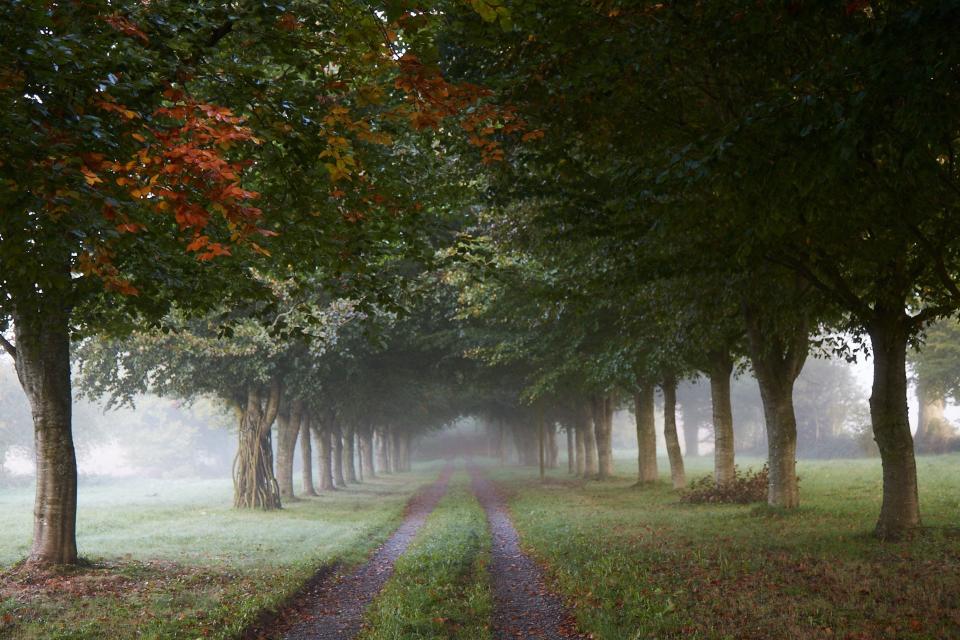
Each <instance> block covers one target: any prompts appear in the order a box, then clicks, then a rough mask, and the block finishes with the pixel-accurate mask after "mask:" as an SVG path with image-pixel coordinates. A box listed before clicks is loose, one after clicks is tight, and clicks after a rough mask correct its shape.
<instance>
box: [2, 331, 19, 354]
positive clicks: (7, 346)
mask: <svg viewBox="0 0 960 640" xmlns="http://www.w3.org/2000/svg"><path fill="white" fill-rule="evenodd" d="M0 346H3V350H4V351H6V352H7V353H9V354H10V357H11V358H13V359H14V360H16V359H17V348H16V347H15V346H13V345H12V344H10V341H9V340H7V339H6V338H5V337H4V336H3V335H0Z"/></svg>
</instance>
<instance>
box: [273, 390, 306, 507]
mask: <svg viewBox="0 0 960 640" xmlns="http://www.w3.org/2000/svg"><path fill="white" fill-rule="evenodd" d="M301 407H302V403H301V402H300V401H299V400H294V401H293V402H291V403H290V406H289V407H288V410H287V411H281V412H280V413H278V414H277V484H279V485H280V496H281V497H283V498H292V497H293V455H294V450H295V449H296V446H297V436H298V435H299V434H300V421H301Z"/></svg>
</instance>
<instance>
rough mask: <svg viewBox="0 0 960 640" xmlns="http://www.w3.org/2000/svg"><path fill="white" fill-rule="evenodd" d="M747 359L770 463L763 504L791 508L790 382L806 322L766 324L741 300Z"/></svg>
mask: <svg viewBox="0 0 960 640" xmlns="http://www.w3.org/2000/svg"><path fill="white" fill-rule="evenodd" d="M743 311H744V320H745V321H746V326H747V338H748V340H747V344H748V346H749V349H750V362H751V364H752V365H753V372H754V375H755V376H756V378H757V383H758V384H759V386H760V398H761V400H762V402H763V417H764V423H765V425H766V430H767V464H768V465H769V467H770V475H769V484H768V487H767V503H768V504H770V505H771V506H775V507H783V508H786V509H794V508H796V507H798V506H800V489H799V486H798V484H797V416H796V412H795V411H794V408H793V386H794V383H795V382H796V380H797V376H799V375H800V371H801V370H802V369H803V365H804V363H805V362H806V360H807V352H808V351H809V341H808V337H809V330H808V323H807V322H806V321H805V320H804V318H803V317H797V318H795V322H794V323H793V326H792V327H789V328H783V326H782V325H783V323H778V324H779V325H780V327H779V328H778V327H777V326H766V325H765V324H764V323H763V318H762V316H761V315H760V312H759V311H758V310H757V309H756V308H754V307H753V305H752V304H750V303H744V305H743Z"/></svg>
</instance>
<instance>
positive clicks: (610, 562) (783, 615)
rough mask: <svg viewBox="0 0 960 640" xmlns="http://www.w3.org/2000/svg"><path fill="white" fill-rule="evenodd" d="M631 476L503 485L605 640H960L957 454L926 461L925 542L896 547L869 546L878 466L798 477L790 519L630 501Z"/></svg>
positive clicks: (641, 498)
mask: <svg viewBox="0 0 960 640" xmlns="http://www.w3.org/2000/svg"><path fill="white" fill-rule="evenodd" d="M754 462H756V461H754ZM634 464H635V463H633V462H630V461H620V462H618V467H617V470H618V472H619V474H620V477H619V478H618V479H616V480H612V481H609V482H602V483H601V482H589V483H586V484H583V483H577V482H573V481H572V480H570V479H569V476H567V474H566V471H565V470H559V471H554V472H552V473H551V478H552V479H553V480H554V482H551V483H548V484H546V485H540V484H539V482H537V481H536V480H535V479H534V478H533V477H532V476H531V474H530V471H529V470H526V471H520V470H511V469H501V470H498V471H497V472H495V477H496V478H497V480H498V481H499V483H500V485H501V487H503V488H504V489H505V490H507V491H508V492H509V493H510V494H511V496H512V498H511V510H512V513H513V516H514V519H515V522H516V525H517V528H518V529H519V530H520V533H521V536H522V540H523V544H524V546H525V548H527V549H528V550H529V551H530V552H532V553H533V554H534V555H535V556H537V557H538V559H540V560H541V561H542V562H543V563H544V564H545V565H546V566H547V567H548V569H549V572H550V574H551V576H552V579H553V581H554V586H555V587H556V588H557V590H558V591H559V592H561V593H562V594H563V595H564V596H565V597H566V598H567V599H568V602H570V603H571V604H572V605H575V609H576V615H577V617H578V620H579V622H580V624H581V626H582V628H583V630H585V631H588V632H591V633H593V634H594V637H595V638H597V639H603V640H618V639H625V640H628V639H629V640H634V639H640V638H667V637H676V638H680V637H683V638H848V639H851V640H852V639H864V640H865V639H868V638H870V639H872V638H917V639H919V638H924V639H927V638H947V637H960V473H958V472H960V456H957V455H951V456H943V457H931V458H921V459H919V460H918V465H919V474H920V483H921V508H922V511H923V519H924V524H925V525H926V526H927V529H926V531H925V532H924V533H923V534H922V535H919V536H917V537H916V538H915V539H913V540H911V541H908V542H900V543H880V542H877V541H876V540H875V539H873V538H872V537H871V536H870V532H871V530H872V527H873V525H874V522H875V519H876V516H877V514H878V512H879V509H880V499H881V492H880V469H879V461H877V460H848V461H827V462H803V463H801V464H800V467H799V474H800V476H801V482H800V487H801V501H802V507H801V508H800V509H799V510H797V511H796V512H794V513H784V512H781V511H776V510H771V509H768V508H766V507H764V506H734V505H724V506H713V505H696V506H694V505H682V504H680V503H679V502H678V500H677V497H676V494H675V493H674V492H673V491H672V490H671V489H670V487H669V486H668V485H667V480H668V478H667V476H666V475H664V476H663V482H662V483H661V484H660V485H658V486H655V487H651V488H643V489H641V488H634V487H631V485H632V483H633V474H634V472H635V471H634V470H635V466H634ZM741 464H743V462H741ZM661 465H662V466H661V469H662V470H663V471H666V462H665V461H661ZM710 465H711V461H710V460H709V459H699V460H698V459H694V460H691V461H688V475H690V476H697V475H702V474H705V473H708V472H709V470H710V468H711V467H710ZM744 466H747V465H744Z"/></svg>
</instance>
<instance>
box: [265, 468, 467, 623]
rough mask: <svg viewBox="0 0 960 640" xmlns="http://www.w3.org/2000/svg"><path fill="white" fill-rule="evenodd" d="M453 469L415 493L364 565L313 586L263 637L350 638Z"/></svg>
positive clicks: (444, 471)
mask: <svg viewBox="0 0 960 640" xmlns="http://www.w3.org/2000/svg"><path fill="white" fill-rule="evenodd" d="M452 472H453V469H452V468H451V467H447V468H445V469H444V470H443V472H441V474H440V478H439V479H438V480H437V481H436V482H434V483H433V484H432V485H430V486H429V487H428V488H427V489H425V490H423V491H421V492H420V493H418V494H417V495H416V496H415V497H414V498H413V499H412V500H411V501H410V504H409V505H408V506H407V513H406V517H405V518H404V520H403V524H401V525H400V527H399V528H398V529H397V530H396V531H395V532H394V533H393V535H391V536H390V538H389V539H388V540H387V541H386V542H385V543H384V544H383V545H382V546H381V547H380V548H379V549H377V550H376V551H375V552H374V554H373V556H372V557H371V558H370V560H368V561H367V562H366V563H365V564H363V565H362V566H360V567H359V568H357V569H355V570H354V571H353V572H352V573H350V574H348V575H339V576H336V577H333V576H330V577H328V578H327V579H322V580H316V581H314V583H313V586H311V587H310V588H309V589H308V590H307V591H306V592H305V593H304V594H302V595H301V597H300V598H298V599H297V601H296V602H295V603H294V604H293V605H291V609H293V610H294V611H288V612H286V613H285V614H284V615H283V616H282V619H283V620H286V622H285V623H284V622H281V623H280V624H281V626H283V627H286V629H277V628H274V629H273V633H271V634H269V635H267V636H265V637H274V638H276V637H281V638H284V640H347V639H349V638H353V637H355V636H356V635H357V634H358V633H359V631H360V628H361V626H362V624H363V614H364V611H365V610H366V608H367V606H368V605H369V604H370V602H371V601H372V600H373V599H374V598H375V597H376V595H377V594H378V593H379V592H380V590H381V589H382V588H383V585H384V584H385V583H386V582H387V580H388V579H389V578H390V576H391V575H392V574H393V565H394V563H395V562H396V560H397V558H399V557H400V556H401V555H402V554H403V552H404V551H406V550H407V547H408V546H409V545H410V542H411V541H412V540H413V538H414V537H415V536H416V534H417V532H418V531H419V530H420V527H421V526H423V523H424V521H425V520H426V519H427V516H429V515H430V513H431V512H432V511H433V510H434V508H435V507H436V506H437V503H438V502H440V499H441V498H443V496H444V494H445V493H446V492H447V482H448V481H449V479H450V475H451V474H452Z"/></svg>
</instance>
